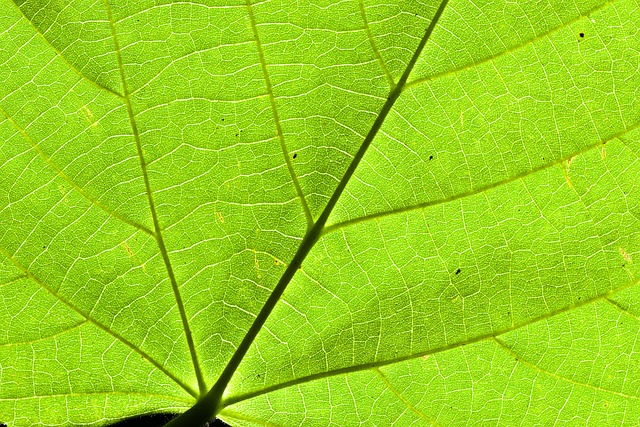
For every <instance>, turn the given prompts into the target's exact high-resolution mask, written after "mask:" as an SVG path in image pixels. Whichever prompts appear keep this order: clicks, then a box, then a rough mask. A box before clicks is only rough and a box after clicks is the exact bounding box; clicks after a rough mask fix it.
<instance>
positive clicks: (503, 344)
mask: <svg viewBox="0 0 640 427" xmlns="http://www.w3.org/2000/svg"><path fill="white" fill-rule="evenodd" d="M493 342H495V343H496V344H497V345H498V346H499V347H500V348H501V349H502V350H504V351H505V352H507V353H508V354H509V355H511V356H512V357H515V358H516V359H518V362H520V363H522V364H523V365H525V366H527V367H529V368H530V369H533V370H535V371H538V372H540V373H542V374H544V375H547V376H549V377H551V378H555V379H557V380H559V381H562V382H565V383H569V384H572V385H577V386H580V387H586V388H590V389H592V390H596V391H600V392H603V393H609V394H614V395H616V396H620V397H624V398H625V399H632V400H640V397H638V396H633V395H630V394H626V393H621V392H619V391H613V390H608V389H606V388H602V387H598V386H595V385H591V384H587V383H582V382H578V381H575V380H572V379H570V378H567V377H563V376H562V375H558V374H556V373H553V372H549V371H547V370H544V369H542V368H541V367H539V366H537V365H535V364H533V363H531V362H528V361H527V360H526V359H524V358H523V357H522V355H520V354H518V353H516V352H515V351H513V350H511V349H510V348H509V347H508V346H507V345H506V344H505V343H504V342H503V341H502V340H501V339H499V338H498V337H494V338H493Z"/></svg>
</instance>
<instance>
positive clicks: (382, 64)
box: [358, 0, 396, 87]
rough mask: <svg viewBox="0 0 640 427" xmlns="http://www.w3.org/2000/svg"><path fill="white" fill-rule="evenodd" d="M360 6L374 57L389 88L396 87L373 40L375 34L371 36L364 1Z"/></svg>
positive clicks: (361, 0)
mask: <svg viewBox="0 0 640 427" xmlns="http://www.w3.org/2000/svg"><path fill="white" fill-rule="evenodd" d="M358 4H359V5H360V15H361V16H362V22H364V30H365V31H366V33H367V38H368V39H369V43H370V44H371V49H372V50H373V53H374V55H375V56H376V59H377V61H378V64H379V65H380V68H381V69H382V71H383V72H384V75H385V77H386V78H387V82H389V87H394V86H395V85H396V82H395V81H394V80H393V76H392V75H391V73H390V72H389V68H387V64H385V62H384V60H383V59H382V55H380V51H379V50H378V46H376V42H375V40H374V39H373V34H371V27H370V26H369V20H368V19H367V13H366V11H365V9H364V2H363V0H358Z"/></svg>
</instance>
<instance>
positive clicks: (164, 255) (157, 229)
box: [103, 0, 207, 394]
mask: <svg viewBox="0 0 640 427" xmlns="http://www.w3.org/2000/svg"><path fill="white" fill-rule="evenodd" d="M103 1H104V5H105V8H106V11H107V16H108V18H109V24H110V26H111V35H112V37H113V45H114V48H115V52H116V57H117V60H118V67H119V69H120V78H121V80H122V88H123V90H124V97H123V100H124V103H125V104H126V106H127V112H128V113H129V123H130V125H131V130H132V132H133V139H134V141H135V144H136V148H137V150H138V158H139V159H140V169H141V170H142V176H143V178H144V185H145V188H146V192H147V198H148V200H149V209H150V211H151V217H152V219H153V227H154V229H155V233H154V237H155V239H156V241H157V243H158V249H159V250H160V254H161V255H162V260H163V261H164V265H165V267H166V270H167V274H168V276H169V281H170V282H171V288H172V289H173V295H174V297H175V300H176V305H177V306H178V310H179V311H180V319H181V320H182V327H183V328H184V333H185V336H186V339H187V344H188V346H189V352H190V353H191V360H192V362H193V368H194V371H195V374H196V378H197V379H198V388H199V391H200V394H204V393H206V392H207V386H206V383H205V381H204V377H203V375H202V369H201V367H200V363H199V362H198V355H197V353H196V347H195V344H194V342H193V335H192V334H191V328H190V327H189V321H188V319H187V313H186V311H185V308H184V303H183V302H182V296H181V295H180V289H179V288H178V283H177V281H176V277H175V274H174V273H173V267H172V266H171V261H170V260H169V253H168V252H167V248H166V246H165V243H164V238H163V237H162V230H161V228H160V222H159V220H158V214H157V212H156V207H155V204H154V202H153V193H152V191H151V183H150V182H149V174H148V173H147V164H146V162H145V160H144V153H143V150H142V143H141V142H140V134H139V132H138V125H137V123H136V118H135V114H134V112H133V106H132V104H131V98H130V96H129V89H128V87H127V79H126V76H125V73H124V62H123V60H122V54H121V51H120V44H119V43H118V37H117V34H116V27H115V24H114V21H113V16H112V13H111V6H110V4H109V0H103Z"/></svg>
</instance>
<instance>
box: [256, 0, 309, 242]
mask: <svg viewBox="0 0 640 427" xmlns="http://www.w3.org/2000/svg"><path fill="white" fill-rule="evenodd" d="M246 5H247V11H248V12H249V21H250V22H251V29H252V30H253V38H254V40H255V42H256V49H257V50H258V57H259V58H260V67H261V68H262V75H263V76H264V84H265V86H266V89H267V94H268V96H269V103H270V104H271V113H272V115H273V121H274V122H275V125H276V134H277V135H278V141H279V142H280V149H281V150H282V154H283V156H284V161H285V163H286V164H287V169H288V170H289V175H290V176H291V181H292V182H293V185H294V187H295V189H296V193H298V198H299V199H300V203H302V208H303V209H304V216H305V217H306V219H307V230H309V229H311V227H313V215H312V214H311V210H310V209H309V204H308V203H307V199H306V198H305V196H304V193H303V192H302V187H301V186H300V182H299V181H298V176H297V175H296V172H295V170H294V169H293V163H292V160H291V155H290V154H289V150H288V149H287V145H286V144H285V141H284V133H282V124H281V123H280V115H279V114H278V107H277V104H276V98H275V95H274V93H273V86H272V85H271V77H270V76H269V70H268V68H267V61H266V60H265V56H264V49H263V48H262V43H261V42H260V35H259V34H258V26H257V25H256V18H255V16H254V14H253V6H252V5H251V0H246Z"/></svg>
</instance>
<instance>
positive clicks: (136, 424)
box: [0, 414, 229, 427]
mask: <svg viewBox="0 0 640 427" xmlns="http://www.w3.org/2000/svg"><path fill="white" fill-rule="evenodd" d="M177 416H178V414H148V415H140V416H137V417H132V418H127V419H125V420H122V421H118V422H117V423H114V424H109V425H107V427H162V426H164V425H165V424H167V423H168V422H169V421H171V420H172V419H174V418H175V417H177ZM0 427H7V426H6V425H0ZM207 427H229V426H228V425H227V424H226V423H224V422H222V421H221V420H215V421H212V422H211V423H209V424H207Z"/></svg>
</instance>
